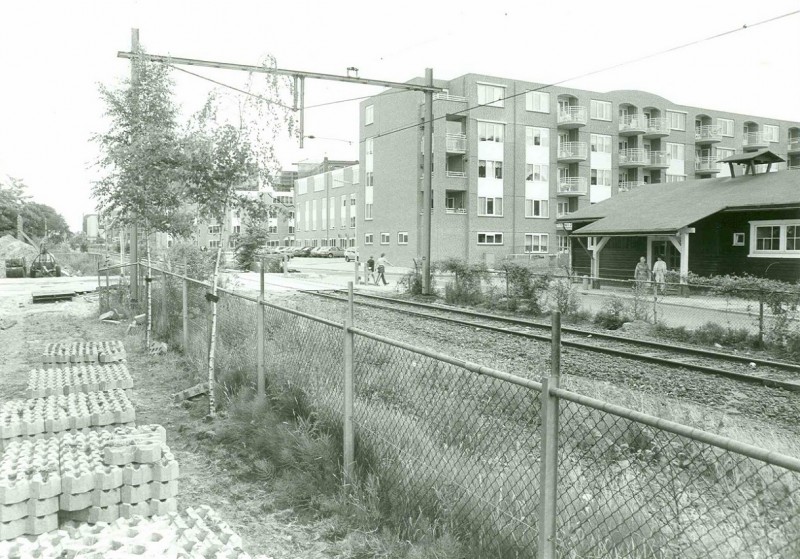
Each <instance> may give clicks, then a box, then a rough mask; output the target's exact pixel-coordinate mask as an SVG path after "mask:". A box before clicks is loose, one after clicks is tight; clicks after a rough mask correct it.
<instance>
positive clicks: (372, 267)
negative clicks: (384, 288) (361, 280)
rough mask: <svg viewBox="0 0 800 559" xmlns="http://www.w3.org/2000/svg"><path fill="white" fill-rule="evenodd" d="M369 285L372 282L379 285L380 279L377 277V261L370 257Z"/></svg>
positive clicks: (368, 264)
mask: <svg viewBox="0 0 800 559" xmlns="http://www.w3.org/2000/svg"><path fill="white" fill-rule="evenodd" d="M367 273H368V275H367V283H369V282H370V280H372V283H374V284H375V285H378V278H377V277H376V276H375V259H374V258H373V257H372V256H370V257H369V259H368V260H367Z"/></svg>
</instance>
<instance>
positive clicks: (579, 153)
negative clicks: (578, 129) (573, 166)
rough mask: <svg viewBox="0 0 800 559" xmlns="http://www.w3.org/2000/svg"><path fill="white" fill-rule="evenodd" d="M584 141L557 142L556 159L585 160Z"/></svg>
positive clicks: (568, 161) (586, 150)
mask: <svg viewBox="0 0 800 559" xmlns="http://www.w3.org/2000/svg"><path fill="white" fill-rule="evenodd" d="M587 153H588V146H587V145H586V142H561V143H559V144H558V160H559V161H561V162H564V163H570V162H573V163H574V162H576V161H586V156H587Z"/></svg>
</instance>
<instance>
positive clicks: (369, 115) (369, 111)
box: [364, 105, 375, 124]
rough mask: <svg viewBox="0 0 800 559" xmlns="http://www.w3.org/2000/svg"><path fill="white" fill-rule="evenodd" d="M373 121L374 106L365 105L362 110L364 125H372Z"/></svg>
mask: <svg viewBox="0 0 800 559" xmlns="http://www.w3.org/2000/svg"><path fill="white" fill-rule="evenodd" d="M374 120H375V105H367V106H366V107H365V108H364V124H372V123H373V122H374Z"/></svg>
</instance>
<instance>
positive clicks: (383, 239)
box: [381, 233, 390, 245]
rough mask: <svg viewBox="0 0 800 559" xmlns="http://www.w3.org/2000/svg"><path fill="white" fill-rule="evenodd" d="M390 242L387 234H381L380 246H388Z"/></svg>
mask: <svg viewBox="0 0 800 559" xmlns="http://www.w3.org/2000/svg"><path fill="white" fill-rule="evenodd" d="M389 240H390V236H389V233H381V244H382V245H388V244H389Z"/></svg>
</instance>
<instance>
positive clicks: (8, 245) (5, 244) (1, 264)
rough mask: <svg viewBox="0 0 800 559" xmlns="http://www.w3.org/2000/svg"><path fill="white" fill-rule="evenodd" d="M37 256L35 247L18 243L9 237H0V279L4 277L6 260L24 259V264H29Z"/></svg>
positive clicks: (37, 252)
mask: <svg viewBox="0 0 800 559" xmlns="http://www.w3.org/2000/svg"><path fill="white" fill-rule="evenodd" d="M37 254H39V251H38V250H37V249H36V248H35V247H32V246H31V245H29V244H28V243H23V242H22V241H18V240H17V239H15V238H14V237H12V236H11V235H4V236H2V237H0V278H4V277H6V260H7V259H9V258H22V257H24V258H25V260H26V262H27V263H28V264H30V263H31V261H32V260H33V259H34V258H36V255H37Z"/></svg>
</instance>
